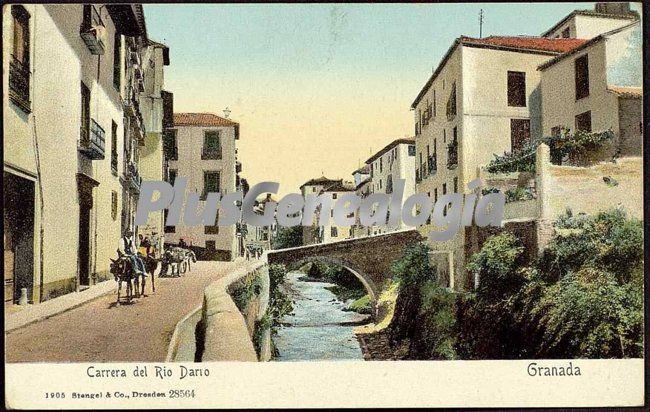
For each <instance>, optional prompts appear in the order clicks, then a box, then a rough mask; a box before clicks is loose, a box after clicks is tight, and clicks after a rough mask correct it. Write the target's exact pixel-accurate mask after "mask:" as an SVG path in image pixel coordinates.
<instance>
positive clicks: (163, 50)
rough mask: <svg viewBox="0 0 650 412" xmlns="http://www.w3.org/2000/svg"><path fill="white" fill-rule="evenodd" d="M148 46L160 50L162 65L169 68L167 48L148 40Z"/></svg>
mask: <svg viewBox="0 0 650 412" xmlns="http://www.w3.org/2000/svg"><path fill="white" fill-rule="evenodd" d="M147 44H148V45H149V46H153V47H158V48H161V49H162V52H163V64H164V65H165V66H169V47H168V46H167V45H165V44H163V43H160V42H157V41H154V40H151V39H148V43H147Z"/></svg>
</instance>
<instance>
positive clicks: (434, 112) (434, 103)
mask: <svg viewBox="0 0 650 412" xmlns="http://www.w3.org/2000/svg"><path fill="white" fill-rule="evenodd" d="M433 116H434V117H435V116H436V91H435V90H434V91H433Z"/></svg>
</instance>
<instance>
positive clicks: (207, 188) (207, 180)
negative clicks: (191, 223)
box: [201, 171, 221, 200]
mask: <svg viewBox="0 0 650 412" xmlns="http://www.w3.org/2000/svg"><path fill="white" fill-rule="evenodd" d="M220 186H221V185H220V182H219V172H212V171H210V172H206V171H204V172H203V193H202V194H201V198H202V200H205V198H206V197H207V196H208V193H215V192H220V191H221V190H220V189H221V187H220Z"/></svg>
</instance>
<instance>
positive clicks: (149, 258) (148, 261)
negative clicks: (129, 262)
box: [140, 253, 162, 295]
mask: <svg viewBox="0 0 650 412" xmlns="http://www.w3.org/2000/svg"><path fill="white" fill-rule="evenodd" d="M140 258H141V259H142V261H143V262H144V270H145V271H146V272H147V273H148V274H149V275H151V291H152V293H153V292H155V291H156V277H155V275H154V273H155V272H156V269H157V268H158V262H159V261H160V260H161V259H157V258H156V257H155V256H154V254H153V253H148V254H147V255H146V256H144V255H142V254H141V255H140ZM161 274H162V271H161ZM144 284H145V278H143V279H142V294H143V295H144Z"/></svg>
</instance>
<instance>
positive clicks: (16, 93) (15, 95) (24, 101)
mask: <svg viewBox="0 0 650 412" xmlns="http://www.w3.org/2000/svg"><path fill="white" fill-rule="evenodd" d="M29 77H30V73H29V66H28V65H25V64H24V63H23V62H21V61H20V60H18V59H16V58H15V57H14V56H11V61H10V62H9V97H10V98H11V100H12V101H13V102H14V103H15V104H16V105H17V106H18V107H20V108H21V109H22V110H24V111H25V112H26V113H29V112H30V111H31V102H30V101H29Z"/></svg>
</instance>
